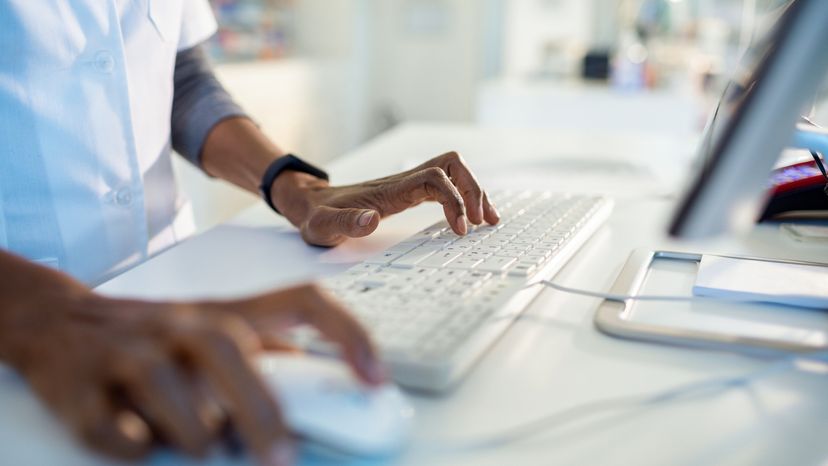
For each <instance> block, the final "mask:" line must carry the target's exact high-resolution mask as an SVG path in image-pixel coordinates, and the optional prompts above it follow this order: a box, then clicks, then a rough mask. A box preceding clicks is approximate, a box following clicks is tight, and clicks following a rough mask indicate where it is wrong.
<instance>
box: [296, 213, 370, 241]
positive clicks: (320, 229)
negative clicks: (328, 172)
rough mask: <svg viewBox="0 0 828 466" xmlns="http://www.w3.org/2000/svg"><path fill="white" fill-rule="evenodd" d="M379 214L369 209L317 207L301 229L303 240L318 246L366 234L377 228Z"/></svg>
mask: <svg viewBox="0 0 828 466" xmlns="http://www.w3.org/2000/svg"><path fill="white" fill-rule="evenodd" d="M379 222H380V214H379V212H377V211H376V210H371V209H336V208H333V207H325V206H320V207H317V208H316V209H315V210H314V212H313V214H312V215H311V217H310V219H308V221H307V223H306V225H305V228H303V229H302V230H303V231H302V234H303V237H304V238H305V241H307V242H309V243H311V244H316V245H319V246H335V245H337V244H339V243H341V242H342V241H344V240H345V239H346V238H360V237H363V236H368V235H370V234H371V233H373V232H374V230H376V229H377V227H378V226H379Z"/></svg>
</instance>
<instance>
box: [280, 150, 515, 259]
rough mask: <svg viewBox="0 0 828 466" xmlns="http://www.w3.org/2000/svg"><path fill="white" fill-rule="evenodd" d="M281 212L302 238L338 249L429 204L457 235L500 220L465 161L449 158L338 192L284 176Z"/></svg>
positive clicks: (301, 176) (312, 181) (305, 177)
mask: <svg viewBox="0 0 828 466" xmlns="http://www.w3.org/2000/svg"><path fill="white" fill-rule="evenodd" d="M272 198H273V199H274V202H275V203H276V206H277V207H278V209H279V211H280V212H282V213H283V214H284V215H285V217H287V219H288V220H290V221H291V223H293V224H294V225H296V226H298V227H299V228H300V230H301V232H302V238H304V240H305V241H306V242H308V243H310V244H314V245H318V246H336V245H338V244H340V243H342V242H343V241H345V240H346V239H347V238H349V237H350V238H356V237H362V236H367V235H369V234H371V233H372V232H373V231H374V230H376V228H377V226H378V225H379V222H380V219H381V218H384V217H387V216H389V215H393V214H396V213H399V212H402V211H403V210H405V209H408V208H410V207H413V206H416V205H418V204H420V203H422V202H425V201H437V202H439V203H440V204H442V206H443V212H444V213H445V216H446V220H447V221H448V224H449V225H450V226H451V228H452V230H453V231H454V232H455V233H457V234H458V235H464V234H466V232H467V228H468V226H467V221H468V222H471V223H473V224H475V225H479V224H481V223H483V222H484V221H485V222H488V223H490V224H496V223H497V222H499V221H500V215H499V214H498V212H497V209H496V208H495V206H494V205H493V204H492V203H491V202H490V201H489V199H488V196H487V195H486V192H485V191H484V190H483V189H482V188H481V187H480V184H479V183H478V181H477V179H476V178H475V176H474V175H473V174H472V172H471V170H469V168H468V166H467V165H466V163H465V161H464V160H463V158H462V157H461V156H460V155H459V154H457V153H456V152H449V153H446V154H443V155H441V156H439V157H436V158H434V159H431V160H429V161H428V162H426V163H424V164H422V165H420V166H418V167H416V168H414V169H412V170H408V171H406V172H403V173H400V174H397V175H392V176H388V177H385V178H380V179H377V180H372V181H367V182H364V183H359V184H355V185H351V186H342V187H333V186H330V185H329V184H328V182H326V181H324V180H320V179H318V178H315V177H313V176H311V175H307V174H304V173H299V172H293V171H285V172H284V173H282V174H281V175H280V176H279V177H278V178H277V179H276V182H275V183H274V184H273V191H272Z"/></svg>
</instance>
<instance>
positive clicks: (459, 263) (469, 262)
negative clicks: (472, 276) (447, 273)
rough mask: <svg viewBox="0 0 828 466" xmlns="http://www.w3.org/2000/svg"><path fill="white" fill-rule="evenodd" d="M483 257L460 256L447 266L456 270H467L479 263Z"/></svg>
mask: <svg viewBox="0 0 828 466" xmlns="http://www.w3.org/2000/svg"><path fill="white" fill-rule="evenodd" d="M483 259H484V258H483V257H473V256H460V257H458V258H457V259H455V260H453V261H452V262H451V263H450V264H449V265H448V267H449V268H452V269H458V270H469V269H473V268H475V267H477V266H478V265H480V263H481V262H483Z"/></svg>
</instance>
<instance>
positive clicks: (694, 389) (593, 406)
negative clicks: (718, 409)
mask: <svg viewBox="0 0 828 466" xmlns="http://www.w3.org/2000/svg"><path fill="white" fill-rule="evenodd" d="M535 285H543V286H547V287H549V288H553V289H555V290H558V291H562V292H565V293H571V294H577V295H582V296H589V297H594V298H602V299H609V300H613V301H626V300H637V301H673V302H688V301H697V300H712V301H728V302H737V303H756V302H760V301H757V300H752V299H741V298H724V297H721V298H720V297H715V298H714V297H701V296H667V295H664V296H649V295H621V294H614V293H603V292H598V291H589V290H582V289H577V288H571V287H568V286H563V285H559V284H557V283H554V282H551V281H548V280H542V281H540V282H535V283H532V284H530V285H529V287H531V286H535ZM799 360H820V361H821V362H828V351H824V352H813V353H810V354H808V353H805V354H802V353H800V354H795V355H792V356H787V357H784V358H781V359H778V360H775V361H773V362H770V363H768V364H766V365H765V366H764V367H762V368H761V369H759V370H756V371H752V372H748V373H746V374H742V375H738V376H734V377H715V378H710V379H706V380H701V381H696V382H690V383H686V384H681V385H678V386H675V387H673V388H669V389H667V390H661V391H658V392H655V393H649V394H641V395H628V396H621V397H615V398H606V399H603V400H596V401H591V402H587V403H582V404H579V405H575V406H572V407H569V408H565V409H563V410H559V411H555V412H553V413H549V414H546V415H544V416H541V417H538V418H536V419H533V420H530V421H527V422H524V423H521V424H518V425H516V426H513V427H509V428H507V429H503V430H501V431H499V432H496V433H494V434H490V435H487V436H483V437H479V438H477V439H472V440H465V441H458V442H456V443H452V442H449V444H447V445H445V446H444V447H439V446H438V447H435V448H433V449H431V450H430V451H429V452H428V453H429V454H442V455H445V454H462V453H468V452H473V451H479V450H486V449H491V448H497V447H502V446H505V445H508V444H512V443H516V442H519V441H522V440H526V439H528V438H531V437H534V436H536V435H540V434H542V433H546V432H549V431H551V430H555V429H560V428H562V427H565V426H567V425H570V424H572V423H573V422H575V421H580V420H584V419H585V418H587V417H590V416H595V415H597V414H601V413H607V412H611V411H617V410H624V409H626V410H631V409H634V408H643V407H647V406H656V405H660V404H662V403H667V402H671V401H679V400H681V399H687V398H691V397H694V396H696V397H704V396H712V395H716V394H719V393H722V392H724V391H726V390H729V389H732V388H736V387H741V386H746V385H749V384H750V383H753V382H756V381H758V380H761V379H763V378H766V377H770V376H774V375H779V374H783V373H786V372H789V371H791V370H794V369H796V364H795V363H796V362H797V361H799Z"/></svg>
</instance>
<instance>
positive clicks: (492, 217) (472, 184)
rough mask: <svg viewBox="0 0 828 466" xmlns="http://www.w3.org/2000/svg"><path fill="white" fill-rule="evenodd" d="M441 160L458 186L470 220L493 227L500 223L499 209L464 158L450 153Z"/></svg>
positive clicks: (476, 223)
mask: <svg viewBox="0 0 828 466" xmlns="http://www.w3.org/2000/svg"><path fill="white" fill-rule="evenodd" d="M441 158H442V159H444V162H443V163H444V164H445V171H446V174H447V175H448V176H449V178H450V179H451V181H452V183H454V184H455V185H456V186H457V190H458V191H459V192H460V194H461V195H462V196H463V199H464V200H465V202H466V207H467V210H468V214H469V220H471V222H472V223H474V224H475V225H479V224H481V223H482V222H483V221H484V220H485V221H486V222H488V223H489V224H491V225H495V224H497V222H499V221H500V215H499V214H498V212H497V209H495V208H494V205H493V204H492V203H491V201H490V200H489V197H488V196H487V195H486V192H485V191H484V190H483V188H482V187H481V186H480V182H479V181H478V180H477V177H475V176H474V173H472V171H471V169H470V168H469V166H468V165H467V164H466V161H465V160H463V157H462V156H461V155H460V154H458V153H457V152H449V153H447V154H443V155H442V156H441ZM438 160H439V159H438Z"/></svg>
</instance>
